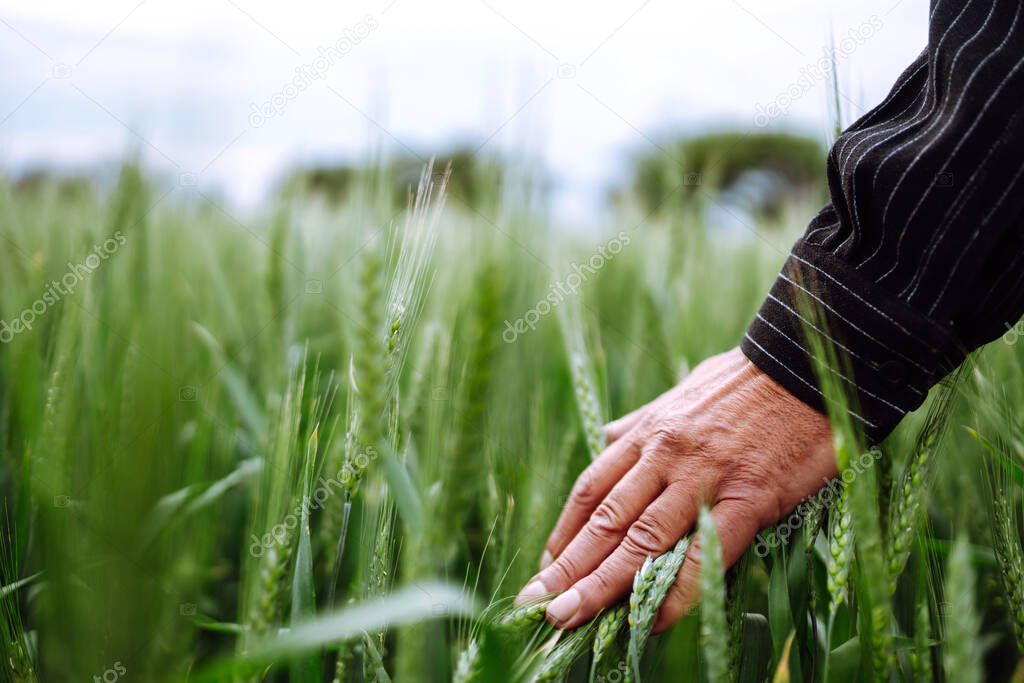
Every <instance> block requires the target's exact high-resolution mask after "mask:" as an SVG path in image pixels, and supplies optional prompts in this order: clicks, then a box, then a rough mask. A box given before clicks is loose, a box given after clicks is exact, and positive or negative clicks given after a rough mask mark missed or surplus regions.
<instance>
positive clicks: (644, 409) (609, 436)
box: [603, 387, 679, 444]
mask: <svg viewBox="0 0 1024 683" xmlns="http://www.w3.org/2000/svg"><path fill="white" fill-rule="evenodd" d="M678 388H679V387H674V388H672V389H669V390H668V391H666V392H665V393H664V394H662V395H661V396H659V397H657V398H656V399H654V400H653V401H650V402H649V403H645V404H644V405H642V406H640V407H639V408H637V409H636V410H634V411H633V412H631V413H628V414H626V415H623V416H622V417H620V418H619V419H617V420H612V421H611V422H609V423H608V424H606V425H605V426H604V428H603V429H604V438H605V440H606V441H607V442H608V443H609V444H612V443H615V442H616V441H618V440H619V439H620V438H622V437H623V436H624V435H626V434H628V433H629V432H630V430H632V429H634V428H636V426H637V425H640V424H642V423H643V420H644V418H645V417H646V416H647V415H648V414H650V413H651V412H652V411H654V410H657V409H658V408H659V407H660V406H661V405H663V404H664V403H666V402H668V401H669V400H671V399H672V398H673V397H674V396H675V395H676V390H677V389H678Z"/></svg>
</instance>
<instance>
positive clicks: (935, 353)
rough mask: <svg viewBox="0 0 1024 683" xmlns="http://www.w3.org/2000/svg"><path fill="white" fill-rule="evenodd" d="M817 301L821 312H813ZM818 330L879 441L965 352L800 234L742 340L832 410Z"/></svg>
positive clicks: (948, 333) (819, 406) (857, 418)
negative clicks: (821, 372)
mask: <svg viewBox="0 0 1024 683" xmlns="http://www.w3.org/2000/svg"><path fill="white" fill-rule="evenodd" d="M811 309H813V310H814V313H815V314H814V315H808V312H809V310H811ZM809 334H813V335H816V336H818V337H819V338H820V339H821V340H822V341H823V342H825V343H826V344H828V345H830V346H831V347H832V349H833V351H834V352H835V354H836V355H837V356H838V357H839V358H840V361H841V362H840V363H839V367H837V368H830V369H829V370H828V372H831V373H833V375H834V378H835V379H837V380H838V382H839V383H840V384H841V385H843V387H844V388H845V389H846V390H847V394H848V395H850V396H852V400H851V401H850V402H849V405H848V406H847V411H848V412H849V414H850V416H851V417H852V418H853V421H854V423H855V424H858V425H859V426H861V427H862V428H863V430H864V433H865V435H866V436H867V438H868V440H869V442H871V443H878V442H880V441H881V440H882V439H884V438H885V437H886V436H887V435H888V434H889V432H891V431H892V430H893V428H895V427H896V425H897V424H898V423H899V421H900V420H901V419H903V416H904V415H906V414H907V413H908V412H910V411H912V410H915V409H916V408H918V407H919V406H920V405H921V404H922V403H923V402H924V399H925V398H926V396H927V394H928V390H929V389H930V388H931V387H932V386H933V385H934V384H936V383H937V382H938V381H939V380H941V379H942V378H943V377H945V376H946V375H947V374H949V373H950V372H951V371H952V370H953V369H954V368H956V367H957V366H958V365H960V363H962V362H963V360H964V358H965V357H966V352H965V351H964V350H963V347H962V344H960V343H959V342H958V340H957V338H956V335H955V334H954V333H953V330H952V328H951V327H944V326H942V325H939V324H938V323H936V322H935V321H933V320H931V319H929V318H928V317H927V316H925V315H924V314H923V313H921V312H920V311H917V310H915V309H913V308H911V307H910V306H908V305H907V304H906V303H905V302H903V301H901V300H899V299H897V298H896V297H895V296H893V295H892V294H890V293H889V292H887V291H885V290H883V289H881V288H880V287H879V286H878V285H876V284H875V283H874V282H871V281H870V280H869V279H867V278H866V277H864V276H863V275H861V274H860V273H859V272H857V270H856V269H855V268H853V267H852V266H850V265H849V264H847V263H845V262H843V261H840V260H839V259H838V258H836V256H835V255H834V254H832V253H831V252H828V251H824V250H822V249H821V248H819V247H816V246H814V245H811V244H808V243H806V242H805V241H804V240H802V239H801V240H799V241H797V243H796V244H795V245H794V247H793V250H792V252H791V254H790V256H789V258H788V259H787V260H786V263H785V265H784V266H783V268H782V272H780V273H779V277H778V279H776V281H775V284H774V285H773V286H772V289H771V292H770V293H769V294H768V298H767V299H765V301H764V303H763V304H762V306H761V309H760V311H758V313H757V316H756V317H755V318H754V321H753V322H752V323H751V325H750V328H749V329H748V330H747V332H746V334H745V335H744V337H743V341H742V343H741V344H740V348H741V349H742V350H743V353H744V355H746V357H747V358H749V359H750V361H751V362H753V363H754V364H755V365H757V367H758V368H760V369H761V370H762V371H763V372H765V373H766V374H767V375H769V376H770V377H771V378H772V379H774V380H775V381H776V382H778V383H779V384H781V385H782V386H783V387H784V388H785V389H786V390H787V391H789V392H790V393H791V394H793V395H794V396H795V397H797V398H798V399H800V400H801V401H803V402H804V403H806V404H808V405H809V406H811V407H813V408H815V409H816V410H819V411H821V412H826V411H825V398H824V395H823V393H822V391H821V389H820V382H819V381H818V379H817V377H816V375H815V371H814V366H813V363H812V361H811V358H810V355H809V353H810V352H809V349H810V348H811V346H810V345H809V344H808V341H807V339H808V335H809Z"/></svg>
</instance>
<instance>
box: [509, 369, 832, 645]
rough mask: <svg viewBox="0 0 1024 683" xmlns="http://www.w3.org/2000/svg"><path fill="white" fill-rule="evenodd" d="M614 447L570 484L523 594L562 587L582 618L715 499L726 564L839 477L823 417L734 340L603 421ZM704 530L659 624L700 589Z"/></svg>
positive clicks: (553, 611) (563, 614)
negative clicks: (647, 399) (644, 401)
mask: <svg viewBox="0 0 1024 683" xmlns="http://www.w3.org/2000/svg"><path fill="white" fill-rule="evenodd" d="M605 434H606V436H607V437H608V440H609V442H610V445H609V446H608V447H607V448H606V449H605V450H604V452H603V453H601V455H600V456H599V457H598V458H597V459H596V460H595V461H594V462H593V463H591V465H590V466H589V467H587V469H586V470H584V472H583V474H581V475H580V477H579V479H577V480H576V484H575V486H573V489H572V493H571V494H570V496H569V500H568V502H567V503H566V505H565V508H564V509H563V510H562V514H561V516H560V517H559V519H558V523H557V524H556V525H555V529H554V531H553V532H552V533H551V537H550V538H549V539H548V542H547V546H546V550H545V552H544V556H543V557H542V559H541V571H540V573H538V574H537V575H536V576H535V577H534V578H533V579H532V580H531V581H530V583H529V584H528V585H527V586H526V588H524V589H523V591H522V592H521V593H520V594H519V597H517V598H516V602H517V604H521V603H523V602H525V601H527V600H530V599H533V598H537V597H540V596H542V595H545V594H548V593H561V595H559V596H558V597H557V598H555V600H554V601H552V602H551V604H550V605H549V606H548V608H547V618H548V620H549V621H550V622H552V623H553V624H554V625H556V626H558V627H559V628H566V629H570V628H575V627H576V626H579V625H580V624H582V623H584V622H586V621H587V620H589V619H591V618H593V617H594V616H595V615H596V614H597V613H598V612H599V611H600V610H601V609H602V608H603V607H606V606H608V605H611V604H613V603H615V602H617V601H618V600H620V599H621V598H623V597H624V596H625V595H626V594H627V593H628V592H629V589H630V587H631V586H632V583H633V575H634V574H635V573H636V570H637V569H639V567H640V565H641V564H643V561H644V559H645V558H646V557H648V556H657V555H660V554H662V553H664V552H665V551H666V550H668V549H669V548H671V547H672V546H673V545H675V543H676V541H678V540H679V539H680V538H682V537H683V536H685V535H686V534H688V533H689V532H690V531H691V530H692V529H693V527H694V522H695V520H696V518H697V514H698V511H699V509H700V506H701V505H707V506H709V507H710V508H711V509H712V514H714V516H715V522H716V524H717V527H718V533H719V536H720V538H721V544H722V556H723V558H722V559H723V562H724V564H725V566H726V567H729V566H731V565H732V564H733V563H734V562H736V560H738V559H739V558H740V556H741V555H742V554H743V552H744V550H746V548H747V546H748V545H749V544H750V543H751V541H753V539H754V536H755V535H756V534H757V532H758V531H760V530H761V529H763V528H765V527H767V526H769V525H771V524H773V523H775V522H776V521H778V520H779V519H781V518H782V517H783V516H784V515H786V514H788V513H789V512H790V511H792V510H793V509H794V508H795V507H796V506H797V505H799V504H800V502H801V501H803V500H804V499H805V498H807V497H808V496H810V495H812V494H813V493H814V492H816V491H817V490H818V489H820V488H821V487H822V486H823V484H824V482H825V481H826V480H827V479H829V478H831V477H834V476H836V474H837V469H836V464H835V457H834V455H833V452H832V433H831V430H830V428H829V423H828V420H827V419H826V418H825V416H824V415H822V414H821V413H819V412H817V411H816V410H814V409H813V408H811V407H809V406H807V405H806V404H804V403H802V402H801V401H799V400H798V399H796V398H794V397H793V396H792V395H790V394H789V393H787V392H786V390H785V389H783V388H782V387H781V386H780V385H779V384H777V383H776V382H775V381H774V380H773V379H771V378H770V377H769V376H768V375H766V374H764V373H763V372H761V371H760V370H759V369H758V368H757V366H755V365H754V364H753V363H751V362H750V361H749V360H747V359H746V357H745V356H744V355H743V354H742V353H741V352H740V350H739V349H733V350H732V351H728V352H727V353H723V354H721V355H719V356H714V357H713V358H709V359H708V360H706V361H704V362H703V363H701V364H700V365H699V366H698V367H697V368H696V369H695V370H694V371H693V373H692V374H691V375H690V376H689V377H687V378H686V380H684V381H683V382H682V383H681V384H679V385H678V386H676V387H675V388H673V389H671V390H670V391H668V392H666V393H665V394H662V395H661V396H660V397H658V398H657V399H655V400H654V401H653V402H651V403H649V404H648V405H646V406H644V407H642V408H640V409H638V410H636V411H634V412H632V413H630V414H629V415H626V416H625V417H623V418H621V419H619V420H617V421H615V422H612V423H611V424H609V425H608V426H607V427H605ZM699 566H700V534H699V533H698V534H697V538H696V539H695V540H694V545H693V547H692V548H691V550H690V552H689V553H688V555H687V560H686V562H685V563H684V564H683V568H682V570H681V571H680V572H679V576H678V578H677V579H676V583H675V584H674V585H673V586H672V588H671V589H670V590H669V593H668V596H667V597H666V599H665V602H664V604H663V605H662V607H661V611H660V613H659V614H658V617H657V620H656V621H655V625H654V630H655V632H659V631H663V630H665V629H666V628H668V627H669V626H671V625H672V624H674V623H675V622H676V621H678V620H679V619H680V618H681V617H682V616H683V615H685V614H686V612H687V611H689V609H690V607H691V605H692V604H693V603H694V601H695V600H696V599H697V597H698V595H697V593H698V589H699V585H698V583H699Z"/></svg>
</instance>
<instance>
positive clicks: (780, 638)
mask: <svg viewBox="0 0 1024 683" xmlns="http://www.w3.org/2000/svg"><path fill="white" fill-rule="evenodd" d="M768 624H769V626H770V627H771V629H770V630H771V635H772V666H773V667H774V666H777V665H778V662H779V658H780V657H781V656H782V650H783V648H784V647H785V646H786V638H788V637H789V632H790V631H791V630H792V629H793V615H792V612H791V611H790V608H789V586H788V582H787V576H786V562H785V559H784V553H781V552H780V553H778V554H777V555H776V561H775V562H774V564H773V565H772V573H771V576H770V577H769V579H768Z"/></svg>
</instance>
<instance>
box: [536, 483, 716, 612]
mask: <svg viewBox="0 0 1024 683" xmlns="http://www.w3.org/2000/svg"><path fill="white" fill-rule="evenodd" d="M697 502H698V499H697V487H696V486H695V485H694V484H692V483H688V484H684V483H676V484H673V485H672V486H670V487H669V488H667V489H665V491H664V492H663V493H662V494H661V495H660V496H659V497H658V498H657V499H656V500H655V501H654V502H652V503H651V504H650V505H649V506H647V509H646V510H645V511H644V512H643V514H642V515H641V516H640V517H639V519H637V520H636V521H635V522H633V524H632V525H630V527H629V528H628V530H627V531H626V533H625V534H624V535H623V537H622V541H621V542H620V543H619V545H618V546H617V547H616V548H615V549H614V550H613V552H612V553H611V554H610V555H609V556H608V558H607V559H605V560H604V562H602V563H601V564H600V566H598V567H597V568H596V569H595V570H594V571H593V572H592V573H590V574H588V575H586V576H584V577H583V578H581V579H580V580H579V581H577V582H576V583H575V584H574V585H573V586H572V588H571V589H570V590H568V591H566V592H565V593H563V594H562V595H560V596H559V597H558V598H556V599H555V600H554V601H553V602H552V603H551V604H550V605H549V606H548V610H547V615H548V620H549V621H551V622H552V623H553V624H555V625H556V626H558V627H559V628H565V629H570V628H575V627H576V626H578V625H580V624H582V623H584V622H586V621H588V620H589V619H591V618H592V617H594V616H595V615H596V614H597V613H598V612H600V611H601V610H602V609H603V608H605V607H607V606H608V605H611V604H613V603H615V602H616V601H618V600H619V599H621V598H622V597H623V596H625V595H626V594H627V593H628V592H629V589H630V586H632V584H633V577H634V576H635V574H636V572H637V570H638V569H640V566H641V565H642V564H643V563H644V560H646V559H647V558H648V557H657V556H659V555H661V554H663V553H664V552H665V551H667V550H668V549H669V548H671V547H672V546H674V545H675V544H676V542H677V541H678V540H679V539H680V538H682V537H683V536H685V535H686V533H687V532H689V531H690V529H691V528H692V527H693V524H694V521H695V519H696V517H697ZM567 552H568V551H567ZM563 596H565V597H563Z"/></svg>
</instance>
